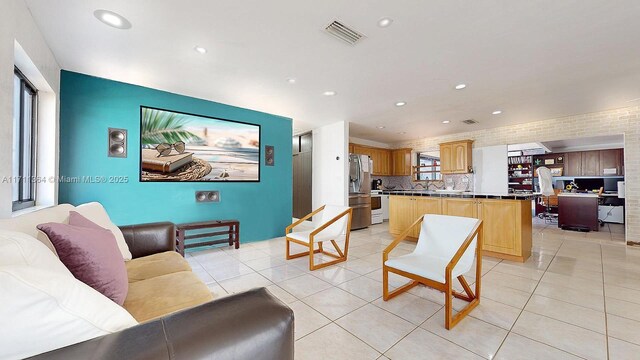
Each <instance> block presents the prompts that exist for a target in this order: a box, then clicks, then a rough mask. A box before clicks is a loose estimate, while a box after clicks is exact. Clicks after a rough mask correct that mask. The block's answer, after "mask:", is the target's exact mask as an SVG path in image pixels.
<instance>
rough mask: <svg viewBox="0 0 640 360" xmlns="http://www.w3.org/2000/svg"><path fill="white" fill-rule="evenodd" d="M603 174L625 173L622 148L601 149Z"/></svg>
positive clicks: (619, 174)
mask: <svg viewBox="0 0 640 360" xmlns="http://www.w3.org/2000/svg"><path fill="white" fill-rule="evenodd" d="M599 153H600V174H598V175H601V176H614V175H617V176H622V175H624V152H623V151H622V149H609V150H600V151H599Z"/></svg>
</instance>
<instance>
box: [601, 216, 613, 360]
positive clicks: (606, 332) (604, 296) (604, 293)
mask: <svg viewBox="0 0 640 360" xmlns="http://www.w3.org/2000/svg"><path fill="white" fill-rule="evenodd" d="M607 227H608V226H607ZM600 262H601V263H602V301H603V304H604V341H605V345H606V349H607V359H609V358H610V357H611V355H610V354H609V320H608V317H607V289H606V287H605V286H604V279H605V275H604V255H603V254H602V245H600Z"/></svg>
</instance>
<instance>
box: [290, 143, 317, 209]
mask: <svg viewBox="0 0 640 360" xmlns="http://www.w3.org/2000/svg"><path fill="white" fill-rule="evenodd" d="M296 138H298V140H297V141H296ZM293 144H294V149H293V217H296V218H301V217H303V216H305V215H307V214H309V213H310V212H311V211H313V209H312V206H313V204H312V202H311V200H312V199H311V195H312V188H311V185H312V184H311V181H312V180H311V179H312V154H313V152H312V150H313V145H312V144H313V139H312V135H311V133H308V134H303V135H300V136H294V140H293ZM296 144H298V152H296Z"/></svg>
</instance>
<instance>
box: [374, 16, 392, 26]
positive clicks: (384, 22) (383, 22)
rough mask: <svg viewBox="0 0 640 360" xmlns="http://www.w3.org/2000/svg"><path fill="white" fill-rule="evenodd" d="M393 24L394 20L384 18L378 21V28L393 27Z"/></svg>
mask: <svg viewBox="0 0 640 360" xmlns="http://www.w3.org/2000/svg"><path fill="white" fill-rule="evenodd" d="M392 23H393V19H392V18H388V17H383V18H382V19H380V20H378V26H380V27H382V28H385V27H387V26H389V25H391V24H392Z"/></svg>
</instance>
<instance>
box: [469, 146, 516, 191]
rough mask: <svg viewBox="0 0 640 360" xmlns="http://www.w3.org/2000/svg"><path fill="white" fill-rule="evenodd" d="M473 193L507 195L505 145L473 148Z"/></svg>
mask: <svg viewBox="0 0 640 360" xmlns="http://www.w3.org/2000/svg"><path fill="white" fill-rule="evenodd" d="M472 158H473V170H474V173H475V174H474V181H475V184H474V187H473V188H474V191H475V192H479V193H482V192H489V193H498V194H502V193H507V192H508V191H509V184H508V181H509V179H508V176H509V175H508V171H507V169H508V159H507V145H496V146H485V147H481V148H473V154H472Z"/></svg>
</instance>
